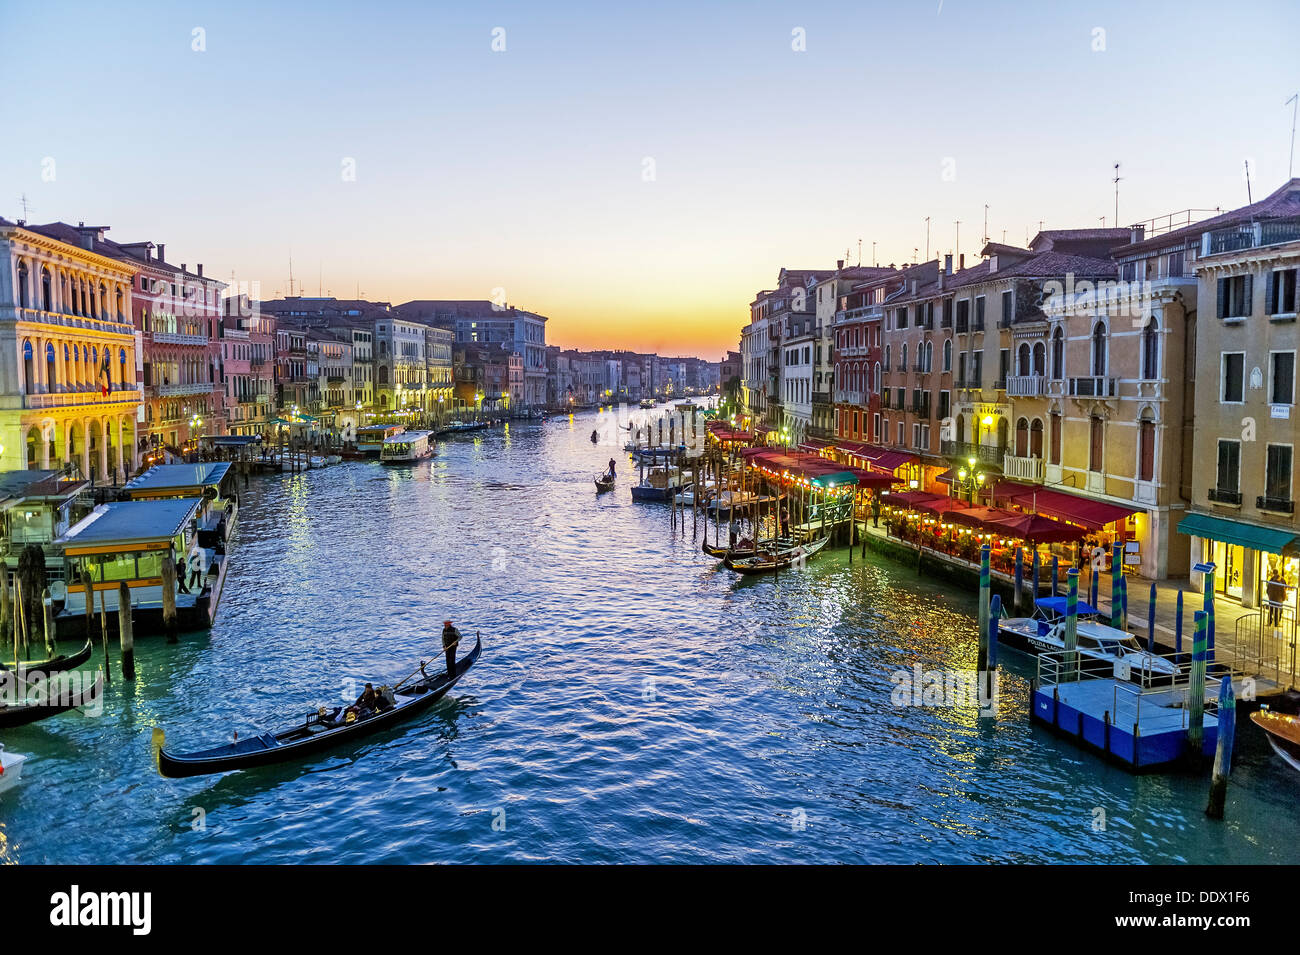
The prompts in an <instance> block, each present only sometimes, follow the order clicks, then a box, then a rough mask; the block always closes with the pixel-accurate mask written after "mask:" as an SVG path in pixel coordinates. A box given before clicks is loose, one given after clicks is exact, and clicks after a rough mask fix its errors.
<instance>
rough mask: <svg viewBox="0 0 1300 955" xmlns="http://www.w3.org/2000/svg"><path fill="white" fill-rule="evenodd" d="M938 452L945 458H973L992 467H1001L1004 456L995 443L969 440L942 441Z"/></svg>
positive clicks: (966, 459) (967, 459)
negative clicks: (979, 442) (973, 442)
mask: <svg viewBox="0 0 1300 955" xmlns="http://www.w3.org/2000/svg"><path fill="white" fill-rule="evenodd" d="M939 453H940V454H942V455H943V456H944V457H945V458H956V459H958V460H961V461H969V460H970V459H971V458H974V459H975V460H976V461H977V462H980V463H983V464H991V465H992V466H993V467H1001V466H1002V458H1003V456H1004V455H1003V450H1002V449H1001V448H999V447H998V446H997V445H991V444H971V443H970V442H969V441H944V442H942V443H941V445H940V448H939Z"/></svg>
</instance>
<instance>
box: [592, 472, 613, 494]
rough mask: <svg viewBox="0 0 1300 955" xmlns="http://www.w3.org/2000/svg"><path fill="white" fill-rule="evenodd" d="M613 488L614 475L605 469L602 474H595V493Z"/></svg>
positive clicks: (601, 492) (602, 492)
mask: <svg viewBox="0 0 1300 955" xmlns="http://www.w3.org/2000/svg"><path fill="white" fill-rule="evenodd" d="M612 490H614V475H612V474H610V473H609V472H608V471H606V472H605V473H604V474H597V475H596V493H597V494H604V493H605V492H606V491H612Z"/></svg>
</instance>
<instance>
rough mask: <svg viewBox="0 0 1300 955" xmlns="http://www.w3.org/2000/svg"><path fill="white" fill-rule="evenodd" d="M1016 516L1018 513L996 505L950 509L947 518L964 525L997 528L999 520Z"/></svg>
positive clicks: (978, 527) (985, 528)
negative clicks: (961, 509) (1003, 509)
mask: <svg viewBox="0 0 1300 955" xmlns="http://www.w3.org/2000/svg"><path fill="white" fill-rule="evenodd" d="M1015 516H1016V514H1015V513H1014V512H1012V511H1002V510H999V509H998V508H996V507H968V508H966V510H964V511H950V512H949V513H948V514H947V519H948V520H949V521H951V522H952V523H953V524H961V525H962V526H963V527H974V528H976V529H977V530H988V529H990V528H996V527H997V526H998V521H1003V520H1006V519H1008V518H1011V517H1015Z"/></svg>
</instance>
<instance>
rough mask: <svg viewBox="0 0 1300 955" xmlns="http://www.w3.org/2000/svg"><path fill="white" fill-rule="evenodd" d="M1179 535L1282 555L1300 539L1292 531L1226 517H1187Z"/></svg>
mask: <svg viewBox="0 0 1300 955" xmlns="http://www.w3.org/2000/svg"><path fill="white" fill-rule="evenodd" d="M1178 533H1180V534H1191V535H1194V536H1196V537H1208V538H1210V539H1211V540H1216V541H1223V542H1224V543H1225V544H1237V545H1239V546H1241V547H1248V548H1250V549H1251V550H1260V551H1263V552H1264V553H1266V554H1281V553H1283V552H1286V551H1288V549H1291V550H1294V549H1295V548H1296V546H1297V543H1298V540H1300V539H1297V537H1296V535H1295V534H1294V533H1293V532H1292V531H1286V530H1280V529H1278V528H1275V527H1261V526H1259V525H1258V524H1247V523H1245V522H1244V521H1232V520H1229V519H1228V518H1226V517H1212V516H1210V515H1209V514H1188V515H1187V516H1186V517H1184V518H1183V519H1182V520H1181V521H1179V522H1178Z"/></svg>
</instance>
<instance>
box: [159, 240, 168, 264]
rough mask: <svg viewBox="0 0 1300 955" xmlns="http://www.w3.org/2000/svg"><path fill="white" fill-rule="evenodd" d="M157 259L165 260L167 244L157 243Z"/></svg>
mask: <svg viewBox="0 0 1300 955" xmlns="http://www.w3.org/2000/svg"><path fill="white" fill-rule="evenodd" d="M158 261H159V262H166V261H167V246H165V245H163V244H162V243H161V242H159V243H158Z"/></svg>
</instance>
